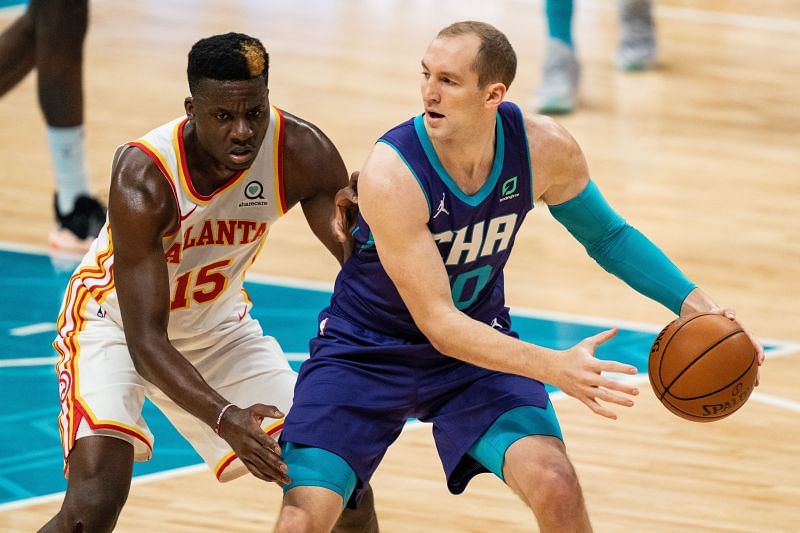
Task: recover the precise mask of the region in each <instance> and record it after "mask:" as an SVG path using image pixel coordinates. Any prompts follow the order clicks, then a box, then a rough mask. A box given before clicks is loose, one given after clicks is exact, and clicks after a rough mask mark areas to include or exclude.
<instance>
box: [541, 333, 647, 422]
mask: <svg viewBox="0 0 800 533" xmlns="http://www.w3.org/2000/svg"><path fill="white" fill-rule="evenodd" d="M616 334H617V329H616V328H614V329H610V330H607V331H603V332H601V333H598V334H597V335H594V336H592V337H588V338H586V339H583V340H582V341H581V342H579V343H578V344H576V345H575V346H573V347H572V348H569V349H567V350H564V351H562V352H560V353H559V355H558V356H557V357H556V358H555V359H556V378H555V379H553V380H552V381H553V383H552V384H553V385H555V386H556V387H558V388H559V389H561V390H562V391H564V393H565V394H568V395H570V396H572V397H573V398H577V399H578V400H580V401H581V402H583V403H584V404H586V406H587V407H589V409H591V410H592V411H594V412H595V413H596V414H598V415H601V416H605V417H606V418H611V419H613V420H616V419H617V415H616V414H615V413H614V412H613V411H611V410H610V409H608V408H606V407H605V406H603V405H601V404H600V403H599V402H598V400H602V401H604V402H608V403H614V404H617V405H622V406H624V407H631V406H632V405H633V400H631V399H630V398H625V397H623V396H620V395H619V394H615V393H614V392H612V391H616V392H621V393H624V394H629V395H631V396H636V395H637V394H639V389H638V388H636V387H635V386H633V385H629V384H626V383H621V382H619V381H614V380H612V379H609V378H607V377H604V376H603V375H602V373H603V372H619V373H622V374H628V375H636V368H635V367H633V366H631V365H626V364H623V363H618V362H616V361H605V360H602V359H597V358H596V357H595V355H594V354H595V350H596V349H597V347H598V346H600V345H601V344H603V343H604V342H606V341H608V340H610V339H611V338H613V337H614V336H615V335H616Z"/></svg>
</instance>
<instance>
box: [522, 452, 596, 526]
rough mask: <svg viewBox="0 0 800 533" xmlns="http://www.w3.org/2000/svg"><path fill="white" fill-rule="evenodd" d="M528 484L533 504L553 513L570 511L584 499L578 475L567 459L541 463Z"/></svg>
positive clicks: (527, 487)
mask: <svg viewBox="0 0 800 533" xmlns="http://www.w3.org/2000/svg"><path fill="white" fill-rule="evenodd" d="M526 485H527V486H526V492H527V496H528V498H527V499H528V501H529V502H530V503H531V505H532V506H534V507H543V508H546V509H549V511H550V512H551V513H552V512H556V513H559V512H563V513H570V512H572V511H573V510H575V509H577V508H579V507H580V505H581V502H582V500H583V497H582V495H581V487H580V483H579V482H578V476H577V474H576V473H575V469H574V468H572V465H571V464H570V463H569V461H567V460H564V461H555V462H548V463H546V464H543V465H540V466H539V468H537V469H536V471H535V474H534V475H533V476H532V478H531V479H529V480H528V483H527V484H526Z"/></svg>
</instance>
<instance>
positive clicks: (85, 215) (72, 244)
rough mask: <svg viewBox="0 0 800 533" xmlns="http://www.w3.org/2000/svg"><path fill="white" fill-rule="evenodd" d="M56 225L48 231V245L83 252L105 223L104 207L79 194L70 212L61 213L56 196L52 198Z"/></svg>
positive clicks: (89, 197) (92, 199)
mask: <svg viewBox="0 0 800 533" xmlns="http://www.w3.org/2000/svg"><path fill="white" fill-rule="evenodd" d="M54 207H55V211H56V223H57V224H58V227H57V228H56V229H54V230H53V231H52V232H51V233H50V238H49V241H50V247H51V248H54V249H57V250H64V251H70V252H80V253H85V252H86V251H87V250H88V249H89V246H91V244H92V241H93V240H94V239H95V237H97V235H98V234H99V233H100V230H101V229H102V228H103V225H104V224H105V223H106V208H105V206H104V205H103V204H101V203H100V202H99V201H98V200H97V199H95V198H92V197H91V196H86V195H81V196H79V197H78V199H77V200H75V206H74V208H73V210H72V212H71V213H66V214H64V213H61V211H60V210H59V209H58V196H57V195H56V196H55V198H54Z"/></svg>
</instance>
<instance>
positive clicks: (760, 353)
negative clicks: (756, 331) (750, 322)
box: [744, 330, 765, 366]
mask: <svg viewBox="0 0 800 533" xmlns="http://www.w3.org/2000/svg"><path fill="white" fill-rule="evenodd" d="M744 332H745V333H746V334H747V337H748V338H749V339H750V342H752V343H753V347H754V348H755V349H756V360H757V361H758V365H759V366H761V363H763V362H764V357H765V355H764V346H763V345H762V344H761V343H760V342H758V339H756V338H755V337H753V335H752V334H751V333H750V332H749V331H747V330H745V331H744Z"/></svg>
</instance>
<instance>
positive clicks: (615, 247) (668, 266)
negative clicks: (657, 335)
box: [549, 181, 696, 314]
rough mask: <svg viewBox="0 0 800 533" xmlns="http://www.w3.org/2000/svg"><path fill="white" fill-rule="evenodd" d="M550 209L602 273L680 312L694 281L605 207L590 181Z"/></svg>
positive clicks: (647, 240)
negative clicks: (574, 194)
mask: <svg viewBox="0 0 800 533" xmlns="http://www.w3.org/2000/svg"><path fill="white" fill-rule="evenodd" d="M549 209H550V213H552V215H553V217H555V219H556V220H558V221H559V222H560V223H561V224H562V225H563V226H564V227H565V228H567V231H569V232H570V233H571V234H572V236H573V237H575V238H576V239H577V240H578V242H580V243H581V244H582V245H583V246H584V248H586V251H587V252H588V254H589V255H590V256H591V257H592V258H593V259H594V260H595V261H597V263H598V264H599V265H600V266H602V267H603V268H604V269H605V270H606V271H608V272H610V273H611V274H614V275H615V276H617V277H618V278H620V279H621V280H622V281H624V282H625V283H627V284H628V285H630V286H631V287H632V288H633V289H635V290H636V291H638V292H639V293H641V294H643V295H645V296H647V297H648V298H651V299H653V300H655V301H657V302H658V303H660V304H661V305H663V306H665V307H667V308H668V309H670V310H671V311H672V312H673V313H675V314H680V312H681V306H682V305H683V301H684V299H685V298H686V296H688V294H689V293H690V292H691V291H692V289H694V288H695V287H696V285H695V284H694V283H692V282H691V281H690V280H689V279H688V278H686V276H685V275H684V274H683V272H681V271H680V269H679V268H678V267H677V266H675V264H674V263H673V262H672V261H670V260H669V258H668V257H667V256H666V255H665V254H664V252H662V251H661V250H660V249H659V248H658V247H657V246H656V245H655V244H653V242H652V241H650V240H649V239H648V238H647V237H645V236H644V235H642V233H640V232H639V231H638V230H637V229H636V228H634V227H633V226H631V225H630V224H628V223H627V222H625V219H623V218H622V217H621V216H619V214H617V213H616V212H615V211H614V209H612V207H611V206H610V205H608V202H606V200H605V198H603V195H602V194H601V193H600V189H598V188H597V185H595V184H594V182H593V181H589V184H588V185H587V186H586V188H585V189H584V190H583V191H582V192H581V193H580V194H579V195H578V196H576V197H575V198H572V199H571V200H568V201H566V202H564V203H563V204H558V205H552V206H549Z"/></svg>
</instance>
